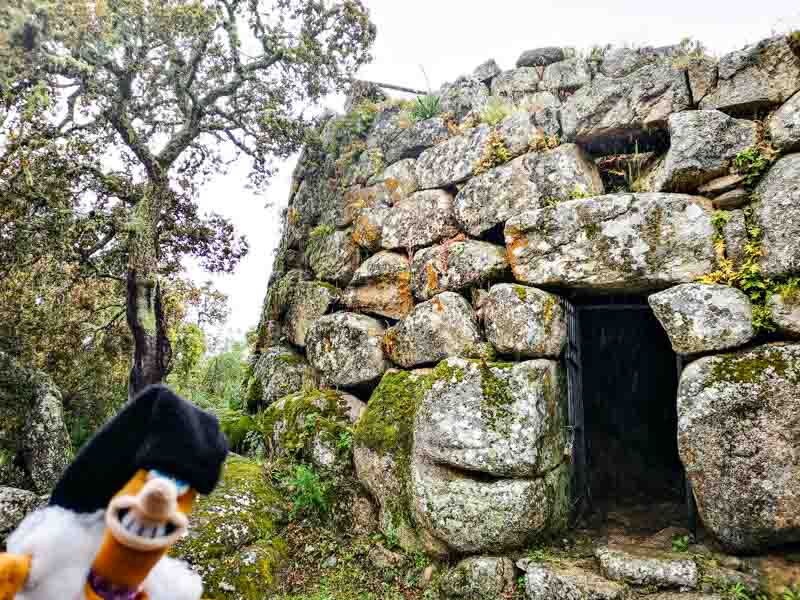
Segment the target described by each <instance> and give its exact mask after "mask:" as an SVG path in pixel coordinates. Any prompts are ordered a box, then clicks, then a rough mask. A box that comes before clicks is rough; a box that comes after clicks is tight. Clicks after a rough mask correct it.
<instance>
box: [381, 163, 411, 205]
mask: <svg viewBox="0 0 800 600" xmlns="http://www.w3.org/2000/svg"><path fill="white" fill-rule="evenodd" d="M416 167H417V161H416V159H414V158H406V159H404V160H400V161H397V162H396V163H394V164H392V165H389V166H388V167H386V168H385V169H384V170H383V172H381V173H380V174H378V175H376V176H375V177H373V179H372V180H371V181H370V183H373V184H375V183H383V184H384V186H385V187H386V188H387V189H388V190H389V191H390V193H391V196H390V199H391V202H390V204H396V203H397V202H399V201H400V200H405V199H406V198H408V197H409V196H410V195H411V194H413V193H414V192H416V191H417V190H418V189H419V184H418V183H417V169H416Z"/></svg>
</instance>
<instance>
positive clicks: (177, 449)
mask: <svg viewBox="0 0 800 600" xmlns="http://www.w3.org/2000/svg"><path fill="white" fill-rule="evenodd" d="M227 452H228V444H227V440H226V439H225V436H224V434H223V433H222V432H221V431H220V428H219V423H218V422H217V419H216V418H215V417H214V416H213V415H211V414H208V413H206V412H204V411H202V410H200V409H198V408H197V407H195V406H194V405H192V404H191V403H189V402H187V401H186V400H183V399H182V398H180V397H178V396H176V395H175V394H174V393H173V392H172V391H170V390H169V389H168V388H166V387H164V386H160V385H158V386H151V387H148V388H146V389H145V390H144V391H142V393H141V394H139V395H138V396H137V397H136V398H134V399H133V400H132V401H131V402H129V403H128V404H127V405H126V406H125V407H124V408H123V409H122V410H121V411H120V412H119V414H118V415H117V416H115V417H114V418H113V419H112V420H111V421H109V422H108V423H107V424H106V425H105V426H104V427H103V428H102V429H101V430H100V431H99V432H98V433H97V434H96V435H95V436H94V437H93V438H92V439H91V440H90V441H89V442H88V444H87V445H86V446H84V448H83V449H82V450H81V451H80V453H79V454H78V456H77V457H76V458H75V460H74V461H73V463H72V464H71V465H70V466H69V467H68V468H67V470H66V471H65V472H64V475H63V476H62V478H61V480H60V481H59V482H58V484H57V485H56V488H55V490H54V491H53V494H52V496H51V498H50V502H49V504H48V506H47V507H45V508H42V509H40V510H38V511H35V512H33V513H31V514H30V515H28V516H27V517H26V518H25V520H24V521H23V522H22V523H21V524H20V525H19V527H18V528H17V529H16V530H15V531H14V532H13V533H12V534H11V536H10V537H9V538H8V541H7V547H8V548H7V549H8V554H0V600H12V599H14V600H199V598H200V596H201V594H202V582H201V580H200V577H199V576H198V575H197V574H195V573H194V572H192V571H191V570H190V569H189V566H188V565H186V564H185V563H183V562H180V561H177V560H175V559H172V558H168V557H166V556H165V554H166V552H167V550H168V549H169V548H170V546H172V545H173V544H174V543H175V542H176V541H177V540H178V539H180V538H181V536H183V535H184V534H185V533H186V530H187V526H188V519H189V515H190V513H191V511H192V505H193V503H194V500H195V497H196V496H197V494H198V493H200V494H208V493H210V492H211V491H212V490H213V489H214V487H215V486H216V485H217V482H218V481H219V477H220V473H221V470H222V465H223V462H224V461H225V456H226V454H227Z"/></svg>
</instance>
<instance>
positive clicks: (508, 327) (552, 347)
mask: <svg viewBox="0 0 800 600" xmlns="http://www.w3.org/2000/svg"><path fill="white" fill-rule="evenodd" d="M483 320H484V327H485V329H486V339H487V340H489V342H490V343H491V344H492V346H494V348H495V350H497V352H498V353H500V354H512V355H514V356H515V357H519V356H525V357H530V358H541V357H550V358H558V357H559V356H560V355H561V351H562V350H563V348H564V344H566V341H567V322H566V316H565V314H564V309H563V307H562V306H561V303H560V302H559V299H558V296H554V295H553V294H548V293H547V292H543V291H541V290H537V289H536V288H531V287H525V286H522V285H516V284H508V283H503V284H500V285H496V286H494V287H492V289H491V290H490V291H489V298H488V299H487V301H486V303H485V304H484V307H483Z"/></svg>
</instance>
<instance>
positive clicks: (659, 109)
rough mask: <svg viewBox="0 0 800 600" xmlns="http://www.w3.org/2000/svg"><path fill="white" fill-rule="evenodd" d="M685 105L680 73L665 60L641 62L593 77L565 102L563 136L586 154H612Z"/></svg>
mask: <svg viewBox="0 0 800 600" xmlns="http://www.w3.org/2000/svg"><path fill="white" fill-rule="evenodd" d="M690 106H691V97H690V94H689V88H688V85H687V83H686V76H685V74H684V73H683V72H682V71H680V70H678V69H675V68H673V67H672V64H671V62H670V61H658V62H654V63H650V64H647V65H645V66H643V67H641V68H639V69H637V70H635V71H634V72H632V73H630V74H629V75H626V76H625V77H620V78H612V77H606V76H604V75H598V76H597V77H595V78H594V80H593V81H592V83H591V84H589V85H585V86H583V87H582V88H580V89H579V90H578V91H577V92H575V94H573V95H572V96H570V97H569V99H568V100H567V101H566V103H565V105H564V107H563V109H562V113H561V124H562V126H563V128H564V139H565V140H566V141H569V142H576V143H578V144H580V145H581V146H583V147H585V148H587V149H588V150H589V152H591V153H593V154H596V153H604V154H613V153H615V150H618V149H619V148H620V146H622V147H625V146H626V145H630V144H629V141H628V140H629V139H637V138H638V139H640V140H646V139H647V138H648V136H649V135H650V134H651V130H653V129H662V130H663V129H666V124H667V118H668V117H669V115H670V114H672V113H675V112H680V111H682V110H686V109H688V108H690Z"/></svg>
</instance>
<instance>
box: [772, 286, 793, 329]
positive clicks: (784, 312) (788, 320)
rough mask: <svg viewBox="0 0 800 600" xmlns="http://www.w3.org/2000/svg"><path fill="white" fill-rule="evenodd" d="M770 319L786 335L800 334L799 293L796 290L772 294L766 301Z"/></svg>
mask: <svg viewBox="0 0 800 600" xmlns="http://www.w3.org/2000/svg"><path fill="white" fill-rule="evenodd" d="M768 306H769V310H770V314H771V315H772V320H773V321H775V324H776V325H777V326H778V329H779V330H780V331H781V332H782V333H785V334H787V335H791V336H798V335H800V294H798V293H797V292H796V291H792V292H789V293H777V294H772V295H771V296H770V298H769V302H768Z"/></svg>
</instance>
